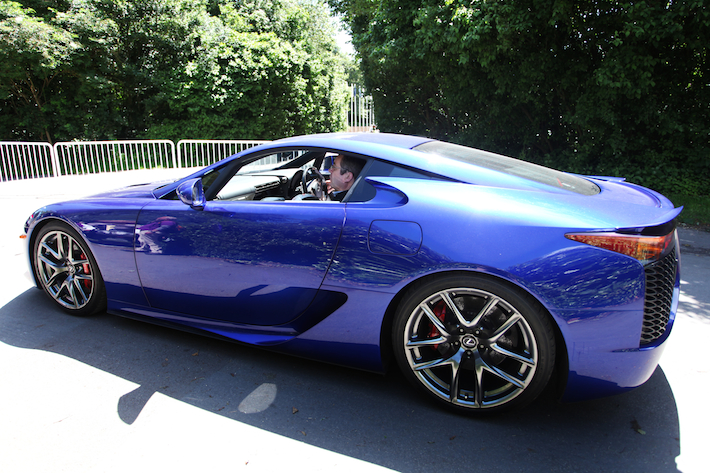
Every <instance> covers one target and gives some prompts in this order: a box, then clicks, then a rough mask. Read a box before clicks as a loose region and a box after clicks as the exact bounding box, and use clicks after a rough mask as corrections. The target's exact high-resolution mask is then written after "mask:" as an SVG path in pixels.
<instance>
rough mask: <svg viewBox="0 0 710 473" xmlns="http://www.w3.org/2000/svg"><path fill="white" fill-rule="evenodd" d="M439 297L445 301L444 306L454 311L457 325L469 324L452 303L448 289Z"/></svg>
mask: <svg viewBox="0 0 710 473" xmlns="http://www.w3.org/2000/svg"><path fill="white" fill-rule="evenodd" d="M441 298H442V299H443V300H444V302H445V303H446V307H448V308H449V309H451V311H452V312H453V313H454V315H455V316H456V321H457V322H458V323H459V325H462V326H464V327H468V326H470V324H471V323H470V322H468V321H467V320H466V319H465V318H464V316H463V314H461V311H460V310H459V308H458V307H457V306H456V304H455V303H454V300H453V299H452V298H451V293H450V292H449V291H447V292H444V293H442V294H441Z"/></svg>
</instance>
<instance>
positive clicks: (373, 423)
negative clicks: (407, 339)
mask: <svg viewBox="0 0 710 473" xmlns="http://www.w3.org/2000/svg"><path fill="white" fill-rule="evenodd" d="M0 341H1V342H3V343H5V344H7V345H10V346H13V347H18V348H24V349H33V350H42V351H46V352H50V353H56V354H60V355H63V356H66V357H69V358H71V359H74V360H77V361H79V362H81V363H85V364H87V365H89V366H92V367H94V368H96V369H98V370H102V371H104V372H107V373H110V374H113V375H115V376H118V377H121V378H123V379H126V380H129V381H131V382H133V383H136V384H138V385H139V387H138V388H136V389H135V390H134V391H132V392H129V393H127V394H125V395H123V396H121V397H120V398H118V399H109V400H105V402H110V403H115V405H116V415H117V418H118V419H120V421H122V422H123V423H125V424H132V423H134V422H136V421H137V419H138V418H139V415H140V413H141V410H142V409H143V407H144V406H145V404H146V403H147V402H148V400H149V399H150V398H151V396H153V395H154V394H155V393H161V394H163V395H166V396H170V397H172V398H174V399H177V400H179V401H182V402H185V403H187V404H190V405H193V406H195V407H198V408H200V409H204V410H206V411H210V412H213V413H216V414H218V415H220V416H224V417H226V418H229V419H233V420H234V421H235V422H241V423H244V424H248V425H252V426H254V427H258V428H259V429H264V430H266V431H269V432H272V433H275V434H278V435H281V436H284V437H288V438H292V439H295V440H297V441H300V442H305V443H307V444H310V445H314V446H317V447H320V448H323V449H327V450H330V451H333V452H336V453H340V454H343V455H347V456H350V457H353V458H357V459H361V460H364V461H367V462H371V463H374V464H377V465H382V466H385V467H388V468H392V469H395V470H398V471H407V472H409V471H412V472H414V471H432V470H437V471H446V470H448V471H474V470H479V471H480V470H483V471H498V470H505V471H542V470H545V471H639V470H643V471H647V472H654V471H663V472H667V471H677V469H676V464H675V458H676V457H677V456H678V455H679V454H680V447H679V445H680V441H679V435H680V434H679V423H678V413H677V407H676V403H675V400H674V398H673V393H672V391H671V388H670V386H669V384H668V381H667V380H666V377H665V375H664V373H663V371H662V370H661V369H660V368H658V369H657V370H656V372H655V373H654V375H653V377H652V378H651V379H650V380H649V382H648V383H646V384H645V385H644V386H642V387H640V388H638V389H636V390H634V391H631V392H629V393H626V394H623V395H619V396H615V397H611V398H605V399H600V400H595V401H589V402H583V403H575V404H561V403H558V402H556V401H555V400H552V399H550V398H549V397H545V398H543V399H541V400H539V401H537V402H535V403H534V404H532V405H531V406H528V407H527V408H525V409H523V410H520V411H516V412H513V413H509V414H504V415H499V416H495V417H487V418H482V419H481V418H471V417H466V416H461V415H457V414H455V413H450V412H448V411H446V410H442V409H440V408H438V407H437V406H435V405H433V404H432V403H431V402H430V401H429V400H427V399H424V398H422V397H420V396H419V395H417V394H415V393H414V392H412V390H411V389H410V387H409V385H408V384H407V382H406V380H405V379H404V378H403V377H402V375H401V373H399V372H398V371H397V370H391V372H390V373H388V374H387V375H386V376H381V375H377V374H372V373H365V372H360V371H356V370H352V369H346V368H341V367H337V366H331V365H327V364H323V363H317V362H311V361H308V360H303V359H299V358H294V357H288V356H284V355H280V354H276V353H273V352H269V351H265V350H261V349H257V348H253V347H246V346H241V345H237V344H233V343H228V342H223V341H219V340H214V339H211V338H207V337H202V336H198V335H193V334H189V333H183V332H180V331H176V330H172V329H167V328H163V327H158V326H153V325H150V324H147V323H143V322H137V321H133V320H129V319H124V318H120V317H117V316H113V315H110V314H101V315H98V316H94V317H89V318H76V317H73V316H70V315H67V314H65V313H64V312H62V311H60V310H58V309H57V308H55V307H54V305H53V304H52V303H51V301H49V300H48V299H47V298H46V297H45V296H44V295H43V294H42V293H41V292H40V291H38V290H35V289H30V290H28V291H26V292H24V293H23V294H21V295H19V296H18V297H16V298H15V299H14V300H12V301H11V302H10V303H8V304H7V305H5V306H4V307H2V308H0ZM16 389H18V390H21V389H22V387H21V386H20V387H16ZM28 394H29V393H28Z"/></svg>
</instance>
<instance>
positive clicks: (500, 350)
mask: <svg viewBox="0 0 710 473" xmlns="http://www.w3.org/2000/svg"><path fill="white" fill-rule="evenodd" d="M490 347H491V348H492V349H493V350H495V351H496V353H500V354H501V355H505V356H507V357H508V358H512V359H514V360H515V361H518V362H520V363H522V364H524V365H526V366H529V367H533V366H535V360H534V359H533V358H532V357H530V356H525V355H520V354H518V353H514V352H512V351H510V350H506V349H505V348H503V347H501V346H500V345H498V344H493V345H491V346H490Z"/></svg>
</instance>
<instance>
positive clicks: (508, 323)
mask: <svg viewBox="0 0 710 473" xmlns="http://www.w3.org/2000/svg"><path fill="white" fill-rule="evenodd" d="M521 320H523V318H522V317H521V316H520V314H518V313H517V312H516V313H515V314H513V315H512V316H510V318H509V319H508V320H506V321H505V322H503V324H502V325H501V326H500V327H498V329H497V330H496V331H495V332H494V333H493V335H491V336H490V338H489V339H490V340H491V341H492V342H496V341H498V339H499V338H500V337H502V336H503V334H504V333H505V332H507V331H508V330H510V328H511V327H512V326H513V325H515V324H517V323H518V322H520V321H521Z"/></svg>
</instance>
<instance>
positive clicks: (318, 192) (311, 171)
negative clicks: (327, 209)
mask: <svg viewBox="0 0 710 473" xmlns="http://www.w3.org/2000/svg"><path fill="white" fill-rule="evenodd" d="M315 181H317V183H316V185H314V182H315ZM301 188H302V189H303V193H304V194H307V193H312V194H313V195H315V196H316V197H317V198H318V199H320V200H325V199H326V198H327V195H328V194H327V193H326V184H325V177H323V174H321V173H320V171H319V170H318V168H316V167H315V166H311V167H309V168H308V169H306V170H305V171H303V176H301Z"/></svg>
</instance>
